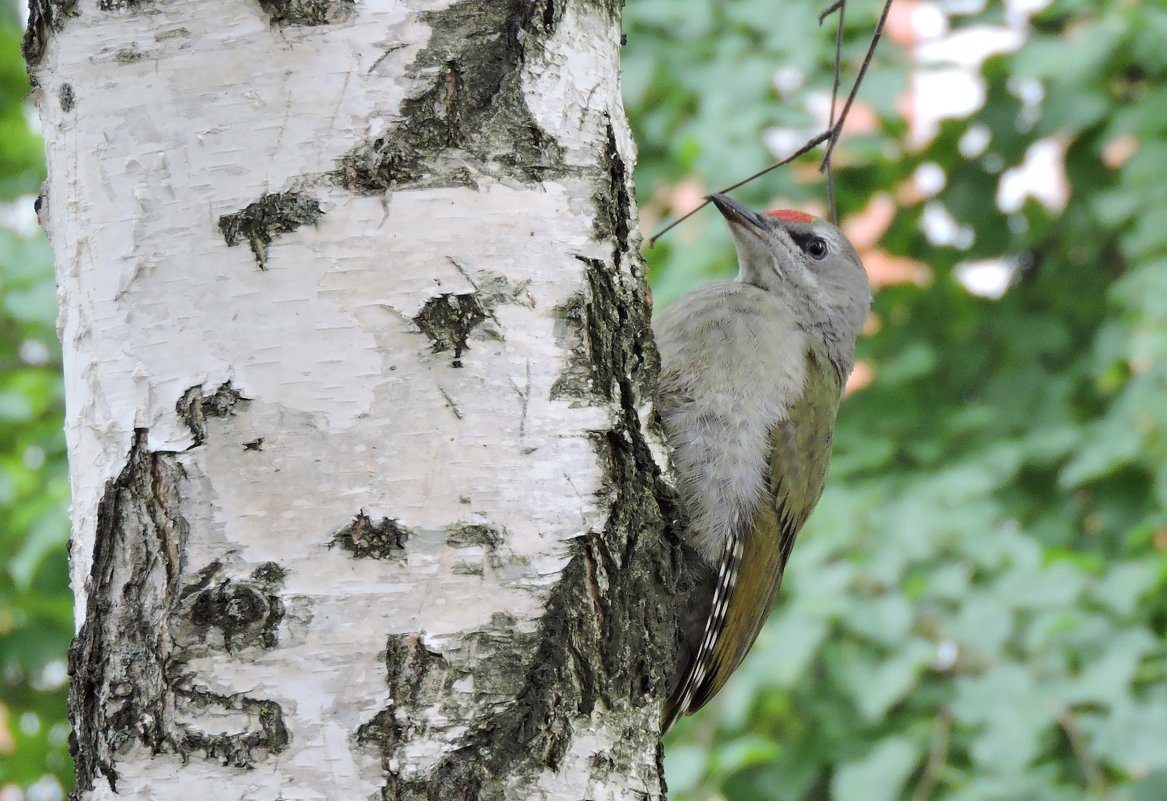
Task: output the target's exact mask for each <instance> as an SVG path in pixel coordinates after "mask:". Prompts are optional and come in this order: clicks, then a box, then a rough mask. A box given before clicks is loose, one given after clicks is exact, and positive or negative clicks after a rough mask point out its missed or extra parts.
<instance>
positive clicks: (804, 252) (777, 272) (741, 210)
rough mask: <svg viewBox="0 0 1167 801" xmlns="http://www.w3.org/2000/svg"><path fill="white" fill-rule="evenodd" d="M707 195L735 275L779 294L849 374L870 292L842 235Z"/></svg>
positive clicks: (796, 214) (799, 218)
mask: <svg viewBox="0 0 1167 801" xmlns="http://www.w3.org/2000/svg"><path fill="white" fill-rule="evenodd" d="M709 199H710V200H711V201H713V204H714V205H715V206H717V209H718V211H720V212H721V214H722V216H723V217H725V219H726V222H727V223H729V230H730V233H731V234H733V242H734V246H735V247H736V249H737V257H738V276H737V280H738V281H741V282H742V283H746V284H753V285H754V286H756V287H758V288H759V289H764V290H766V291H767V292H771V293H773V294H775V295H778V296H779V297H781V298H784V299H785V300H786V301H787V302H788V303H789V305H790V308H791V309H792V310H793V312H794V314H795V315H796V316H797V318H798V321H799V323H800V324H801V326H802V327H803V329H804V330H806V331H807V332H808V333H810V334H812V335H816V336H817V337H818V338H819V339H820V340H821V341H822V342H823V344H824V345H826V347H827V353H828V354H829V355H830V356H831V359H832V361H834V362H835V364H836V365H837V366H839V368H840V370H841V372H842V373H843V375H844V376H845V375H846V374H847V373H849V372H850V370H851V364H852V362H853V361H854V358H855V340H856V339H857V338H858V337H859V330H860V329H861V328H862V327H863V323H864V322H865V321H866V320H867V313H868V311H869V310H870V307H871V290H870V288H869V287H868V284H867V272H866V270H864V269H863V263H862V262H861V261H859V254H858V253H856V252H855V248H854V247H852V246H851V243H850V242H848V241H847V237H845V236H843V232H842V231H840V230H839V229H838V228H836V227H835V226H834V225H832V224H831V223H829V222H828V221H826V220H822V219H819V218H818V217H814V216H811V215H810V214H806V213H804V212H801V211H785V210H783V211H771V212H769V213H767V214H758V213H756V212H753V211H750V210H749V209H747V208H746V207H745V206H743V205H741V204H740V203H738V202H737V201H736V200H733V199H732V198H728V197H726V196H725V195H710V196H709Z"/></svg>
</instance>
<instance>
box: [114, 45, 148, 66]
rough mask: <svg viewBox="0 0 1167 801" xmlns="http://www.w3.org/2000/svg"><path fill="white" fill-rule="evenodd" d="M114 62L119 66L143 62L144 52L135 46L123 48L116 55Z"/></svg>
mask: <svg viewBox="0 0 1167 801" xmlns="http://www.w3.org/2000/svg"><path fill="white" fill-rule="evenodd" d="M113 57H114V60H115V61H117V62H118V63H119V64H133V63H134V62H135V61H141V60H142V51H141V50H139V49H138V46H137V45H135V44H132V45H130V46H129V47H123V48H121V49H119V50H118V51H117V52H116V53H114V56H113Z"/></svg>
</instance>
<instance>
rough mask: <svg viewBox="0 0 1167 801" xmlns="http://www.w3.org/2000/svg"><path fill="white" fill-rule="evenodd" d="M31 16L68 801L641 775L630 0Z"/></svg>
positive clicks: (377, 3)
mask: <svg viewBox="0 0 1167 801" xmlns="http://www.w3.org/2000/svg"><path fill="white" fill-rule="evenodd" d="M32 10H33V14H32V24H31V28H30V32H29V36H28V37H27V38H26V44H25V46H26V55H27V56H28V58H29V61H30V66H31V70H32V74H33V77H34V80H35V82H36V84H37V88H36V96H37V101H38V104H39V107H40V110H41V114H42V118H43V122H44V130H45V136H46V148H47V153H48V165H49V170H48V175H49V177H48V181H47V183H46V193H45V195H44V196H43V197H42V209H41V210H42V217H43V219H44V221H45V224H46V228H47V230H48V232H49V235H50V240H51V243H52V246H53V250H54V253H55V258H56V262H57V273H58V281H59V285H60V300H61V318H60V334H61V338H62V341H63V345H64V353H65V371H66V388H67V423H66V429H67V436H68V444H69V452H70V459H71V472H72V481H73V493H74V494H73V520H74V524H73V541H72V553H71V558H72V571H73V581H74V586H75V590H76V594H77V601H78V603H77V614H78V619H77V622H78V626H79V631H80V633H79V635H78V638H77V641H76V643H75V645H74V648H73V652H72V654H71V669H72V671H73V687H74V691H73V697H72V700H71V707H72V714H73V720H74V726H75V730H76V739H77V742H76V746H75V748H74V756H75V758H76V760H77V763H78V782H79V797H81V798H86V799H103V798H109V799H112V798H118V799H163V798H166V799H170V798H192V799H194V798H202V797H207V798H239V799H244V798H246V799H251V800H252V801H263V800H265V799H273V800H274V799H301V798H304V799H307V798H313V799H317V798H338V799H339V798H346V799H349V798H353V799H355V798H421V797H429V798H435V797H441V798H479V797H481V798H503V797H505V798H549V799H550V798H573V799H574V798H585V797H586V798H596V799H600V798H630V797H637V798H641V797H647V798H656V797H660V796H661V795H662V782H661V777H660V765H659V754H658V741H659V738H658V731H657V728H658V726H659V721H658V714H659V710H658V707H657V704H656V703H655V693H656V692H658V691H659V690H660V687H661V684H662V682H663V681H665V680H666V679H667V675H664V674H667V672H668V668H667V667H665V664H666V663H667V662H668V661H669V659H670V653H671V647H672V646H671V643H672V630H671V612H670V611H669V607H668V601H667V597H668V595H667V593H668V588H669V585H670V583H671V582H673V581H675V571H674V566H673V561H672V559H671V556H670V554H669V552H668V549H667V548H665V547H663V546H662V544H661V542H662V541H661V538H660V536H659V535H660V532H661V520H660V518H661V515H660V508H659V506H658V499H657V497H656V492H655V489H654V485H655V484H657V483H659V482H656V481H655V479H654V478H653V472H654V465H653V459H652V457H651V455H650V452H649V449H648V442H649V441H650V440H652V441H654V442H655V439H653V437H651V436H649V435H645V434H643V433H642V426H641V423H640V417H641V408H642V407H643V406H644V404H645V402H646V400H647V395H648V392H649V391H650V388H651V386H652V382H653V381H654V380H655V378H654V376H655V373H654V370H655V367H654V364H653V362H654V359H655V356H654V353H653V350H652V346H651V341H650V335H649V333H648V320H647V309H646V307H645V305H644V302H643V288H644V283H643V275H642V268H641V265H640V263H639V261H638V259H637V257H636V256H635V255H634V254H635V249H636V246H637V244H638V243H637V241H636V238H635V234H634V233H632V232H633V231H634V230H635V227H634V226H633V225H632V219H631V218H632V216H633V215H634V210H633V208H632V205H631V201H630V199H629V198H630V191H631V188H630V180H631V178H630V173H631V169H630V165H631V161H632V146H631V143H630V140H629V135H628V129H627V125H626V122H625V119H624V116H623V110H622V107H621V105H620V98H619V90H618V63H619V40H620V29H619V27H620V26H619V8H618V6H617V4H616V3H614V2H611V0H541V1H540V2H526V0H512V2H506V3H504V2H498V0H461V2H449V1H448V0H445V1H441V2H406V1H404V0H367V1H366V2H356V3H353V2H347V1H346V0H296V1H295V2H287V1H286V0H259V1H258V2H248V1H247V0H198V1H197V2H196V1H192V0H181V1H180V0H158V1H157V2H151V1H150V0H33V6H32Z"/></svg>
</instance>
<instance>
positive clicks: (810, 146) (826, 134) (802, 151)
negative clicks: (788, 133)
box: [648, 131, 831, 247]
mask: <svg viewBox="0 0 1167 801" xmlns="http://www.w3.org/2000/svg"><path fill="white" fill-rule="evenodd" d="M830 136H831V132H830V131H823V132H822V133H821V134H819V135H818V136H816V137H814V138H813V139H811V140H810V141H809V142H807V143H806V144H804V145H803V146H802V147H800V148H799V149H798V150H796V151H794V152H793V153H791V154H790V155H789V156H787V157H786V158H784V159H782V160H781V161H776V162H774V163H773V164H771V165H770V166H769V167H764V168H763V169H760V170H758V171H757V172H756V173H754V174H753V175H751V176H750V177H749V178H743V179H742V180H740V181H738V182H737V183H736V184H730V185H729V186H727V187H725V189H718V190H717V194H719V195H724V194H725V193H726V192H732V191H733V190H735V189H737V188H738V187H739V186H744V185H745V184H748V183H749V182H750V181H752V180H754V179H755V178H761V177H762V176H763V175H765V174H766V173H768V172H770V171H771V170H776V169H778V168H779V167H783V166H785V165H787V164H789V163H790V162H792V161H794V160H795V159H796V158H798V157H799V156H804V155H806V154H807V153H809V152H810V151H812V150H814V149H815V148H816V147H818V146H819V145H821V144H822V143H823V142H825V141H827V139H829V138H830ZM708 205H709V200H708V199H706V200H702V201H701V205H699V206H697V207H696V208H694V209H692V210H691V211H688V212H686V213H685V214H684V215H682V216H680V217H678V218H677V219H675V220H673V221H672V222H671V223H669V224H668V225H666V226H665V227H664V228H662V229H660V230H659V231H657V232H656V233H655V234H653V235H652V237H651V238H650V239H649V240H648V246H649V247H652V246H653V245H655V244H656V240H658V239H660V238H661V237H662V236H664V235H665V234H667V233H668V232H669V231H671V230H673V229H674V228H676V227H677V226H678V225H680V224H681V223H683V222H684V221H685V220H687V219H689V218H690V217H692V216H693V215H694V214H696V213H697V212H699V211H701V209H703V208H705V207H706V206H708Z"/></svg>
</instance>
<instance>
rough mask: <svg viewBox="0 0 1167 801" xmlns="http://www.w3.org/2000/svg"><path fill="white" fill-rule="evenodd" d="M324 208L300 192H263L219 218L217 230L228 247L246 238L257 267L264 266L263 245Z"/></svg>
mask: <svg viewBox="0 0 1167 801" xmlns="http://www.w3.org/2000/svg"><path fill="white" fill-rule="evenodd" d="M323 213H324V212H323V211H321V209H320V204H319V203H318V202H317V201H316V199H315V198H313V197H309V196H308V195H305V194H301V193H300V192H278V193H273V194H267V195H264V196H263V197H261V198H260V199H259V200H257V201H255V202H254V203H251V204H249V205H247V206H245V207H244V208H243V209H241V210H240V211H237V212H235V213H234V214H224V215H223V216H222V217H220V218H219V233H221V234H222V235H223V240H224V241H225V242H226V243H227V245H228V247H234V246H235V245H238V244H239V243H240V242H244V241H246V242H247V243H248V245H249V246H250V247H251V252H252V254H254V255H255V263H256V265H257V266H258V267H259V269H261V270H266V269H267V258H268V257H267V246H268V245H270V244H271V243H272V240H273V239H274V238H275V237H276V236H279V235H280V234H286V233H290V232H292V231H295V230H296V229H297V228H299V227H301V226H303V225H313V224H315V223H316V221H317V220H318V219H320V215H321V214H323Z"/></svg>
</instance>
